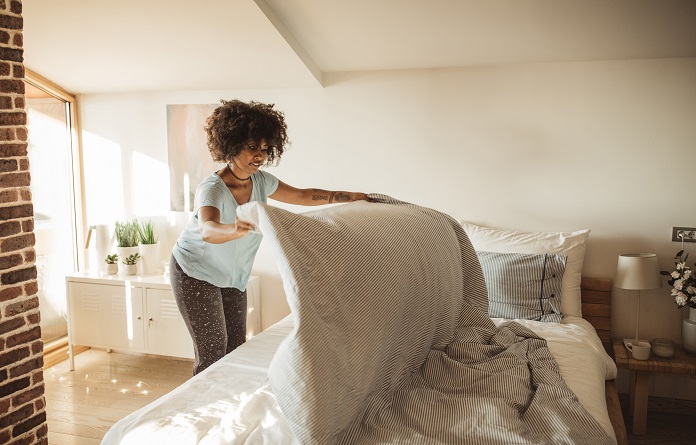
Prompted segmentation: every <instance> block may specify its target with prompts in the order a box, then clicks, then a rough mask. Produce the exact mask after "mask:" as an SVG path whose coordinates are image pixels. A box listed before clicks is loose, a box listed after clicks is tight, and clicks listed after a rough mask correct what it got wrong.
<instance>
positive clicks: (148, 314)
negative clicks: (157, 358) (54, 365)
mask: <svg viewBox="0 0 696 445" xmlns="http://www.w3.org/2000/svg"><path fill="white" fill-rule="evenodd" d="M65 281H66V286H67V300H68V302H67V309H68V350H69V354H70V369H71V370H74V369H75V360H74V356H73V345H82V346H89V347H97V348H104V349H106V350H112V349H113V350H118V351H122V352H138V353H147V354H155V355H166V356H170V357H179V358H193V344H192V341H191V336H190V335H189V333H188V329H187V328H186V325H185V324H184V321H183V319H182V317H181V314H180V313H179V308H178V307H177V305H176V301H175V300H174V294H173V292H172V288H171V285H170V284H169V278H166V277H164V276H162V275H147V276H119V275H103V276H102V275H98V274H97V273H74V274H70V275H68V276H66V277H65ZM260 288H261V284H260V278H259V277H257V276H252V277H251V278H250V279H249V283H248V285H247V339H249V338H251V337H252V336H254V335H255V334H258V333H259V331H260V330H261V313H260V310H261V300H260V298H261V289H260Z"/></svg>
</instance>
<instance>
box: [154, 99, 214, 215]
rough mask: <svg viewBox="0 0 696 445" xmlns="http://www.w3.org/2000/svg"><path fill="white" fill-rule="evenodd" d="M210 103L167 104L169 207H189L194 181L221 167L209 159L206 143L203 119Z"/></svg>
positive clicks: (190, 205)
mask: <svg viewBox="0 0 696 445" xmlns="http://www.w3.org/2000/svg"><path fill="white" fill-rule="evenodd" d="M215 107H217V105H214V104H194V105H167V145H168V154H169V186H170V196H171V201H170V209H171V210H172V211H176V212H191V211H193V200H194V197H195V194H196V187H198V184H200V182H201V181H202V180H203V179H204V178H206V177H207V176H209V175H211V174H212V173H213V172H215V171H217V170H219V169H220V168H222V166H223V165H222V164H218V163H215V162H213V161H212V160H211V159H210V152H209V151H208V145H207V144H206V135H205V120H206V119H207V118H208V116H210V114H211V113H212V112H213V110H214V109H215Z"/></svg>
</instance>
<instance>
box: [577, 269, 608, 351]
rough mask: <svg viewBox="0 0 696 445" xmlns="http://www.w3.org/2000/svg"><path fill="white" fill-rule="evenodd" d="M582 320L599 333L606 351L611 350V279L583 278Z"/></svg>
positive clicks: (581, 287)
mask: <svg viewBox="0 0 696 445" xmlns="http://www.w3.org/2000/svg"><path fill="white" fill-rule="evenodd" d="M580 289H581V296H582V318H584V319H585V320H587V321H589V322H590V324H592V326H594V328H595V330H596V331H597V335H598V336H599V338H600V339H601V340H602V343H603V344H604V347H605V349H607V350H610V349H611V289H612V281H611V279H609V278H588V277H582V282H581V284H580Z"/></svg>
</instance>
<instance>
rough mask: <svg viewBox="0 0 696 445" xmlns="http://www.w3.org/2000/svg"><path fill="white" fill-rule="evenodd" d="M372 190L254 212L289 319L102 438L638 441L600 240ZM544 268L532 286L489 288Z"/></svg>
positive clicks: (247, 211) (249, 214)
mask: <svg viewBox="0 0 696 445" xmlns="http://www.w3.org/2000/svg"><path fill="white" fill-rule="evenodd" d="M371 197H372V198H373V199H374V200H376V201H378V202H376V203H366V202H360V203H351V204H347V205H341V206H336V207H331V208H328V209H322V210H318V211H315V212H309V213H307V214H301V215H298V214H294V213H291V212H287V211H284V210H282V209H277V208H274V207H272V206H268V205H265V204H258V203H251V204H247V205H245V206H242V215H243V216H244V217H246V218H247V219H250V220H252V221H254V222H256V224H257V226H258V227H259V229H260V230H261V232H262V233H263V234H264V236H266V237H267V238H268V239H269V240H270V242H271V244H272V245H273V249H274V252H275V254H276V260H277V265H278V269H279V271H280V273H281V276H282V277H283V284H284V290H285V294H286V297H287V299H288V304H289V305H290V308H291V314H290V315H288V316H287V317H285V318H284V319H282V320H281V321H279V322H278V323H276V324H274V325H273V326H271V327H269V328H268V329H266V330H265V331H263V332H261V333H260V334H258V335H256V336H255V337H253V338H252V339H251V340H249V341H248V342H247V343H245V344H244V345H242V346H241V347H239V348H238V349H237V350H235V351H233V352H232V353H230V354H228V355H227V356H226V357H224V358H223V359H221V360H220V361H219V362H217V363H215V364H214V365H213V366H211V367H209V368H208V369H206V370H205V371H204V372H202V373H200V374H199V375H197V376H195V377H193V378H191V379H189V380H188V381H187V382H186V383H184V384H183V385H181V386H180V387H178V388H177V389H175V390H174V391H172V392H170V393H169V394H167V395H165V396H163V397H161V398H160V399H158V400H156V401H154V402H152V403H151V404H149V405H148V406H146V407H144V408H142V409H140V410H138V411H136V412H134V413H132V414H130V415H128V416H126V417H125V418H123V419H121V420H120V421H119V422H117V423H116V424H115V425H114V426H113V427H112V428H111V429H110V430H109V431H108V432H107V434H106V435H105V437H104V439H103V442H102V443H103V444H105V445H112V444H143V443H167V444H199V443H200V444H322V445H324V444H333V443H335V444H358V443H360V444H377V443H382V444H386V443H409V444H460V443H461V444H463V443H472V444H487V443H490V444H507V443H549V444H560V443H588V444H589V443H591V444H592V445H599V444H613V443H620V444H622V443H626V440H625V429H624V428H623V420H622V417H621V412H620V408H619V407H618V398H617V397H616V390H615V387H614V386H613V379H614V378H615V376H616V366H615V365H614V363H613V361H612V360H611V358H610V357H609V356H608V354H607V352H606V349H605V345H606V344H608V342H609V341H610V337H609V324H608V319H609V315H610V310H609V307H610V306H609V305H610V292H611V282H610V281H609V280H602V279H588V278H585V279H582V278H581V277H580V275H579V273H580V271H581V270H582V259H580V261H579V264H578V258H577V257H582V256H584V241H585V240H586V239H587V235H588V234H589V232H583V233H580V234H575V235H578V236H574V234H563V233H561V234H552V233H546V234H535V236H533V237H531V236H530V234H529V233H526V232H512V231H499V230H497V229H491V228H486V227H484V226H478V225H475V224H472V223H467V222H459V221H455V220H453V219H452V218H450V217H449V216H447V215H445V214H442V213H440V212H437V211H435V210H432V209H428V208H424V207H420V206H416V205H412V204H409V203H404V202H401V201H398V200H394V199H392V198H390V197H387V196H383V195H371ZM540 236H541V238H543V237H544V236H548V237H549V239H547V240H543V239H542V240H541V241H540ZM559 236H560V238H559ZM578 246H579V247H578ZM538 252H541V253H538ZM574 257H575V259H574ZM337 265H341V266H340V267H339V266H337ZM501 265H503V266H501ZM578 266H579V269H578ZM501 267H503V269H505V270H503V271H501V270H500V269H501ZM520 267H521V269H520ZM538 267H541V268H542V270H543V275H544V276H543V278H542V279H541V280H539V279H538V278H534V279H533V280H531V284H530V283H529V282H527V284H521V283H525V281H524V280H523V279H522V278H520V279H519V280H517V279H516V281H515V282H516V283H517V284H513V285H512V286H513V289H512V290H510V289H509V288H510V286H511V284H510V283H509V281H510V280H509V279H502V280H498V283H497V285H492V284H491V283H495V282H496V276H498V275H500V277H509V276H510V275H509V273H508V272H509V270H508V269H509V268H512V269H515V270H517V272H519V271H520V270H523V271H526V270H528V269H529V268H531V269H534V268H538ZM516 276H525V273H517V275H516ZM484 277H485V278H484ZM496 286H497V287H496ZM525 287H529V289H527V290H526V291H525V292H527V293H529V292H532V293H534V294H537V298H536V299H532V300H534V301H535V303H534V304H532V305H529V307H524V306H525V304H526V303H524V304H519V302H520V299H521V300H524V299H525V297H524V296H520V295H517V292H518V291H519V289H520V288H525ZM540 287H541V288H543V291H542V294H544V296H542V297H539V295H541V294H540V293H539V292H540V290H539V289H540ZM581 287H582V289H581ZM501 292H503V293H507V292H512V293H513V294H515V295H514V302H513V304H510V301H508V302H506V301H505V298H504V297H500V294H501ZM525 292H522V294H524V293H525ZM575 294H577V296H576V298H571V297H570V296H571V295H575ZM496 295H497V297H494V296H496ZM566 297H567V298H566ZM535 305H536V307H535ZM489 310H490V311H491V312H490V313H489ZM506 311H511V312H506ZM580 312H582V316H580V315H581V314H580ZM511 314H512V315H511ZM520 314H521V316H520V317H518V316H517V315H520ZM583 317H584V318H583ZM617 410H618V411H617Z"/></svg>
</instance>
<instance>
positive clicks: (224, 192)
mask: <svg viewBox="0 0 696 445" xmlns="http://www.w3.org/2000/svg"><path fill="white" fill-rule="evenodd" d="M251 183H252V189H251V197H250V198H249V201H250V202H251V201H257V202H266V201H267V197H268V195H272V194H273V193H274V192H275V191H276V189H277V188H278V178H276V177H275V176H273V175H272V174H270V173H268V172H265V171H261V170H258V171H257V172H256V173H254V174H253V175H251ZM194 205H195V207H194V208H195V212H194V214H193V216H192V217H191V219H190V220H189V222H188V224H187V226H186V228H185V229H184V231H183V232H182V233H181V235H179V239H178V240H177V241H176V244H175V245H174V249H173V250H172V254H173V255H174V258H175V259H176V261H177V262H178V263H179V265H180V266H181V269H182V270H183V271H184V272H186V275H188V276H190V277H193V278H196V279H198V280H203V281H207V282H208V283H210V284H213V285H215V286H217V287H234V288H237V289H240V290H244V289H246V285H247V281H249V276H250V275H251V268H252V266H253V265H254V257H255V256H256V252H257V251H258V249H259V246H260V245H261V238H262V236H261V234H258V233H250V234H249V235H247V236H245V237H242V238H238V239H236V240H233V241H228V242H226V243H222V244H212V243H207V242H205V241H203V237H202V236H201V232H200V231H199V230H198V211H199V210H200V208H201V207H203V206H211V207H215V208H217V209H218V210H220V223H221V224H234V222H235V220H236V219H237V207H238V206H239V204H237V201H236V200H235V199H234V196H233V195H232V193H231V192H230V190H229V189H228V188H227V185H225V182H224V181H223V180H222V178H220V177H219V176H218V175H217V174H215V173H213V174H212V175H210V176H209V177H207V178H206V179H204V180H203V181H202V182H201V183H200V185H199V186H198V188H197V189H196V198H195V201H194Z"/></svg>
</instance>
